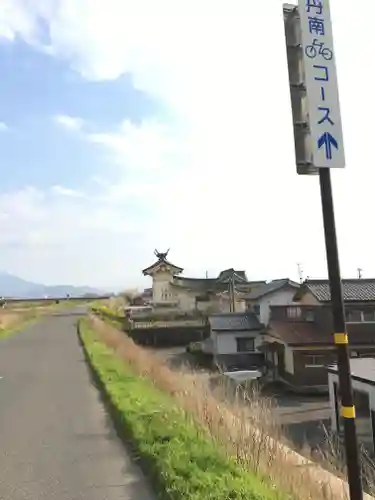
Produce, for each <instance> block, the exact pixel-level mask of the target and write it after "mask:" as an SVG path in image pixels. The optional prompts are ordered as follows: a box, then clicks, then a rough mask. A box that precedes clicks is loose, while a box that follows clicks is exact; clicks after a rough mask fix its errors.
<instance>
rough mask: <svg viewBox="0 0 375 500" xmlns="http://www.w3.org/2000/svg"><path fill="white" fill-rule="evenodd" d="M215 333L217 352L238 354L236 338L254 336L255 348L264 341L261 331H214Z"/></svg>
mask: <svg viewBox="0 0 375 500" xmlns="http://www.w3.org/2000/svg"><path fill="white" fill-rule="evenodd" d="M213 333H215V337H216V342H215V344H216V345H215V347H216V352H215V354H238V351H237V341H236V338H239V337H241V338H254V339H255V341H254V345H255V350H257V349H258V347H259V346H260V345H261V343H262V338H261V335H260V332H258V331H254V332H228V333H223V332H213Z"/></svg>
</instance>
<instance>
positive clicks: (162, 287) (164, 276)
mask: <svg viewBox="0 0 375 500" xmlns="http://www.w3.org/2000/svg"><path fill="white" fill-rule="evenodd" d="M172 277H173V275H172V274H171V273H168V272H158V273H156V274H154V276H153V277H152V300H153V301H154V302H162V301H165V300H167V301H168V300H172V294H173V292H172V287H171V286H170V283H171V281H172ZM164 291H166V292H167V293H169V294H171V297H170V298H169V299H165V298H163V292H164Z"/></svg>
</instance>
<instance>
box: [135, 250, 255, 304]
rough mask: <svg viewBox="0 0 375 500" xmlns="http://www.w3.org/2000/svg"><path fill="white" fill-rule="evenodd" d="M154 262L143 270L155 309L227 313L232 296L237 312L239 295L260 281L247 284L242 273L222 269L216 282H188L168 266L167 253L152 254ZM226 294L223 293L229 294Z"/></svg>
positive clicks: (172, 265) (186, 278) (181, 269)
mask: <svg viewBox="0 0 375 500" xmlns="http://www.w3.org/2000/svg"><path fill="white" fill-rule="evenodd" d="M154 253H155V255H156V257H157V261H156V262H154V263H153V264H152V265H150V266H149V267H147V268H146V269H143V274H144V275H145V276H151V278H152V300H151V303H152V304H153V305H154V306H155V307H163V308H171V309H179V310H182V311H193V310H197V309H198V310H201V311H216V312H219V311H221V310H223V309H224V310H229V308H230V307H229V304H230V301H231V298H232V297H233V296H234V300H235V303H236V304H235V307H237V310H241V309H244V308H245V306H244V303H243V300H242V299H241V297H240V293H245V292H250V291H251V290H252V289H253V288H255V287H256V286H258V285H260V284H263V283H264V282H263V281H248V279H247V276H246V273H245V271H236V270H235V269H226V270H224V271H222V272H221V273H220V274H219V276H218V277H217V278H189V277H185V276H182V275H181V273H182V272H183V268H182V267H179V266H176V265H174V264H172V263H171V262H170V261H169V260H168V259H167V257H168V252H164V253H161V252H158V251H157V250H155V252H154ZM231 290H232V294H228V293H225V292H228V291H229V292H230V291H231Z"/></svg>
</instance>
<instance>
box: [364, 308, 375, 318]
mask: <svg viewBox="0 0 375 500" xmlns="http://www.w3.org/2000/svg"><path fill="white" fill-rule="evenodd" d="M374 320H375V315H374V311H372V310H371V309H368V310H367V311H363V321H374Z"/></svg>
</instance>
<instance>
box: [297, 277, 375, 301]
mask: <svg viewBox="0 0 375 500" xmlns="http://www.w3.org/2000/svg"><path fill="white" fill-rule="evenodd" d="M305 287H306V288H307V289H309V290H310V291H311V293H312V294H313V295H315V297H316V298H317V299H318V300H319V301H320V302H328V301H330V300H331V292H330V288H329V282H328V280H308V281H306V282H305ZM342 291H343V297H344V301H353V302H354V301H358V302H366V301H372V300H373V301H375V279H343V280H342Z"/></svg>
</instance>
